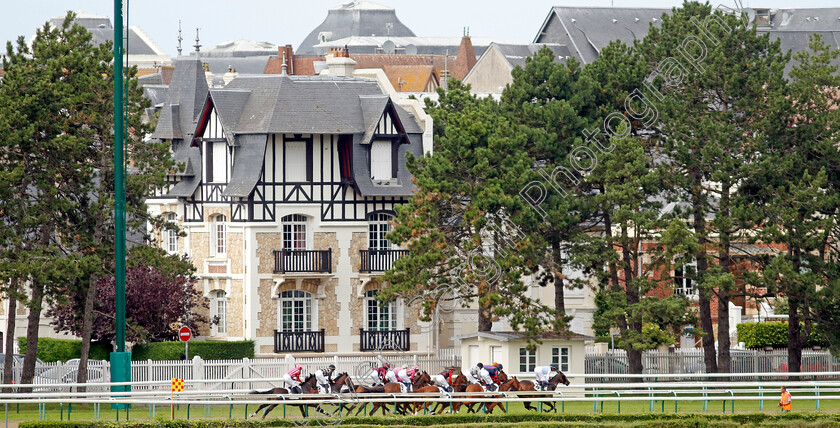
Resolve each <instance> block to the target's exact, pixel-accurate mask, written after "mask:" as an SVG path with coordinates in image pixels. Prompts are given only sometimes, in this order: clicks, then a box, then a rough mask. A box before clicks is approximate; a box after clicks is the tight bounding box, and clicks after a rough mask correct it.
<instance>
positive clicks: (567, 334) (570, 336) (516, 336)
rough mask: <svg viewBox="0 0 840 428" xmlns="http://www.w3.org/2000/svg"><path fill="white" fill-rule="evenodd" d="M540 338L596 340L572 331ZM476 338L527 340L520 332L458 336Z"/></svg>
mask: <svg viewBox="0 0 840 428" xmlns="http://www.w3.org/2000/svg"><path fill="white" fill-rule="evenodd" d="M538 336H539V338H540V339H542V340H592V339H595V338H594V337H593V336H587V335H585V334H580V333H574V332H571V331H564V332H559V333H558V332H554V331H544V332H541V333H540V334H539V335H538ZM474 337H483V338H488V339H496V340H500V341H503V342H510V341H517V340H523V339H525V333H520V332H518V331H479V332H476V333H471V334H465V335H463V336H458V339H460V340H464V339H471V338H474Z"/></svg>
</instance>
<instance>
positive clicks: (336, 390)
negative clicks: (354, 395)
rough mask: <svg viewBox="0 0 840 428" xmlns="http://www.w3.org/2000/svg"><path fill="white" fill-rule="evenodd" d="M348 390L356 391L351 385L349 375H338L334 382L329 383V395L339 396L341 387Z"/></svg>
mask: <svg viewBox="0 0 840 428" xmlns="http://www.w3.org/2000/svg"><path fill="white" fill-rule="evenodd" d="M345 386H346V387H347V388H349V390H350V391H353V390H355V389H356V387H355V386H354V385H353V381H352V380H351V379H350V375H349V374H347V373H346V372H345V373H339V374H338V375H337V376H336V377H335V379H334V380H332V381H331V382H330V391H329V392H330V394H340V393H341V388H343V387H345Z"/></svg>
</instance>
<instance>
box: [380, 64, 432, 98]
mask: <svg viewBox="0 0 840 428" xmlns="http://www.w3.org/2000/svg"><path fill="white" fill-rule="evenodd" d="M382 71H384V72H385V75H386V76H388V80H390V81H391V85H393V86H394V89H396V90H397V92H426V87H427V86H428V83H429V81H430V80H432V81H434V82H435V85H439V83H438V78H437V74H436V73H435V67H434V66H431V65H386V66H385V67H383V68H382Z"/></svg>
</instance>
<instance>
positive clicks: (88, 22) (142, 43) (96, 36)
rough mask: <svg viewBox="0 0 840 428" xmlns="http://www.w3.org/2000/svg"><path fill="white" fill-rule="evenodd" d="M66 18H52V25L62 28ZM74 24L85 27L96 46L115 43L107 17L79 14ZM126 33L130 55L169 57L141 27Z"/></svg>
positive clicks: (109, 20) (129, 29)
mask: <svg viewBox="0 0 840 428" xmlns="http://www.w3.org/2000/svg"><path fill="white" fill-rule="evenodd" d="M64 17H65V15H61V16H56V17H54V18H51V19H50V24H52V25H54V26H56V27H60V26H61V24H62V23H63V22H64ZM73 22H74V23H76V24H79V25H81V26H82V27H85V29H86V30H88V32H90V34H91V35H92V36H93V43H94V44H96V45H101V44H103V43H105V42H113V41H114V26H113V25H112V24H111V19H110V18H108V17H107V16H100V15H94V14H91V13H86V12H77V13H76V18H75V19H74V20H73ZM124 31H125V34H126V36H127V37H128V54H129V55H155V56H167V57H168V56H169V55H167V54H166V52H165V51H164V50H163V49H161V48H160V46H158V45H157V44H156V43H155V42H154V41H153V40H152V38H151V37H149V35H148V34H146V32H145V31H143V29H141V28H140V27H138V26H135V25H132V26H130V27H128V28H126V29H125V30H124Z"/></svg>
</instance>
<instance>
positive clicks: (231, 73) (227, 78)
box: [222, 65, 239, 86]
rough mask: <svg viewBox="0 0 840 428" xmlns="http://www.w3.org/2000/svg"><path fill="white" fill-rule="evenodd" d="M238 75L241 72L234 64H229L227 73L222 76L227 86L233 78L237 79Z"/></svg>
mask: <svg viewBox="0 0 840 428" xmlns="http://www.w3.org/2000/svg"><path fill="white" fill-rule="evenodd" d="M238 75H239V73H237V72H236V69H235V68H233V66H232V65H231V66H229V67H228V71H227V73H225V74H224V75H223V76H222V80H223V81H224V82H225V86H227V84H228V83H230V82H231V81H232V80H233V79H236V76H238Z"/></svg>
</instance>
